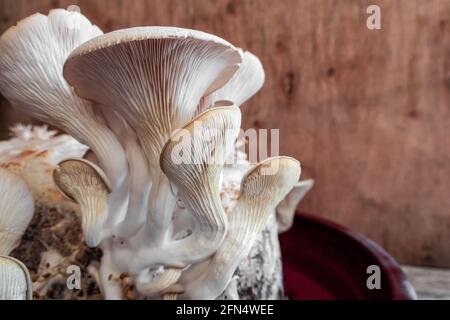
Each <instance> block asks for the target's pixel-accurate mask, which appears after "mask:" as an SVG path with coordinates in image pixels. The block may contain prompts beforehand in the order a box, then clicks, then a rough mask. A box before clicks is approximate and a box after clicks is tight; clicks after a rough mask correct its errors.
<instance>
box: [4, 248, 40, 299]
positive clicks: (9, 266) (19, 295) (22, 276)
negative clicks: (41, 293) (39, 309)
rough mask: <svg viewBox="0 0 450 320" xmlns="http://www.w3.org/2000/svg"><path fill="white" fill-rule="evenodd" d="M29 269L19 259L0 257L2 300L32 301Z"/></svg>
mask: <svg viewBox="0 0 450 320" xmlns="http://www.w3.org/2000/svg"><path fill="white" fill-rule="evenodd" d="M32 298H33V288H32V284H31V279H30V274H29V272H28V269H27V268H26V267H25V266H24V265H23V263H22V262H20V261H19V260H17V259H14V258H11V257H7V256H0V300H32Z"/></svg>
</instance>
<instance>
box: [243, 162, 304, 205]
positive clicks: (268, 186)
mask: <svg viewBox="0 0 450 320" xmlns="http://www.w3.org/2000/svg"><path fill="white" fill-rule="evenodd" d="M300 174H301V169H300V162H299V161H298V160H296V159H294V158H291V157H287V156H281V157H271V158H267V159H265V160H263V161H261V162H259V163H258V164H257V165H256V166H255V167H253V168H252V169H250V170H249V171H248V172H247V173H246V174H245V175H244V177H243V178H242V183H241V193H240V195H239V198H241V197H258V198H263V197H264V196H270V198H272V202H277V204H278V202H280V201H281V200H282V199H283V198H284V197H285V196H286V194H287V192H288V191H290V190H291V189H292V187H293V186H294V185H295V183H296V182H297V181H298V179H299V178H300ZM262 177H263V178H262ZM287 186H289V188H288V190H287ZM286 190H287V191H286ZM278 191H280V192H281V191H282V192H281V194H278ZM273 192H276V193H273Z"/></svg>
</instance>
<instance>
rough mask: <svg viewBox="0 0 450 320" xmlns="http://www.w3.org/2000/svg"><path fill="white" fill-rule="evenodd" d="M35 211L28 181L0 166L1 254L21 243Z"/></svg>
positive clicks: (8, 252) (8, 251) (7, 253)
mask: <svg viewBox="0 0 450 320" xmlns="http://www.w3.org/2000/svg"><path fill="white" fill-rule="evenodd" d="M33 213H34V201H33V197H32V195H31V192H30V190H29V189H28V186H27V185H26V183H25V182H24V181H23V180H22V178H20V177H19V176H18V175H15V174H13V173H11V172H9V171H8V170H6V169H3V168H0V255H4V256H7V255H9V254H10V252H11V251H12V250H14V248H15V247H17V246H18V245H19V243H20V239H21V238H22V235H23V233H24V232H25V230H26V228H27V227H28V225H29V224H30V221H31V218H32V217H33Z"/></svg>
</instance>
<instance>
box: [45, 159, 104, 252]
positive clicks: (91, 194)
mask: <svg viewBox="0 0 450 320" xmlns="http://www.w3.org/2000/svg"><path fill="white" fill-rule="evenodd" d="M53 180H54V181H55V184H56V185H57V186H58V188H59V189H60V190H61V191H62V193H63V194H64V195H66V196H67V197H68V198H70V199H71V200H73V201H75V202H76V203H78V204H79V205H80V213H81V226H82V229H83V233H84V236H85V239H86V243H87V245H88V246H90V247H95V246H97V245H98V244H99V243H100V241H101V240H102V237H103V234H102V231H103V230H102V226H103V225H104V223H105V221H106V218H107V198H108V194H109V193H110V191H111V189H110V183H109V182H108V179H107V178H106V176H105V174H104V173H103V172H102V170H101V169H100V168H98V167H97V166H96V165H94V164H93V163H90V162H89V161H87V160H84V159H68V160H64V161H62V162H61V163H59V167H58V168H56V169H55V170H54V171H53Z"/></svg>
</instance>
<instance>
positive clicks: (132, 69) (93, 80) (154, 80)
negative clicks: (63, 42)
mask: <svg viewBox="0 0 450 320" xmlns="http://www.w3.org/2000/svg"><path fill="white" fill-rule="evenodd" d="M240 63H241V56H240V53H239V52H238V50H237V49H236V48H234V47H233V46H232V45H231V44H229V43H228V42H226V41H225V40H223V39H220V38H219V37H216V36H213V35H210V34H207V33H204V32H200V31H195V30H189V29H181V28H174V27H137V28H130V29H123V30H117V31H114V32H111V33H108V34H105V35H103V36H100V37H97V38H95V39H92V40H91V41H88V42H86V43H84V44H83V45H81V46H79V47H78V48H77V49H76V50H74V51H73V52H72V54H71V55H70V56H69V58H68V59H67V61H66V64H65V66H64V76H65V78H66V79H67V81H68V82H69V83H70V84H71V85H73V86H74V87H75V90H76V92H77V94H79V95H80V96H82V97H84V98H86V99H89V100H93V101H96V102H99V103H101V104H102V105H104V106H108V107H112V108H114V109H115V110H116V111H118V112H119V113H120V114H121V115H122V116H123V117H124V119H125V120H126V121H127V122H128V123H129V124H130V125H131V127H133V128H134V129H135V130H136V133H137V136H138V138H139V140H140V143H141V145H142V147H143V150H144V153H145V155H146V157H147V159H148V161H149V167H150V168H151V169H154V170H151V171H153V172H154V173H153V174H157V173H158V172H159V168H158V159H159V155H160V153H161V150H162V147H163V146H164V144H165V143H166V141H167V140H168V139H169V137H170V134H171V133H172V131H173V130H174V129H177V128H180V127H181V126H182V125H184V124H185V123H186V122H188V121H189V120H190V119H191V118H192V117H193V115H194V113H195V110H196V107H197V105H198V103H199V101H200V99H201V97H202V96H204V95H207V94H209V93H211V92H213V91H215V90H217V89H218V88H220V87H221V86H223V85H224V84H225V83H226V82H227V81H228V80H229V79H230V78H231V77H232V76H233V74H234V73H235V72H236V70H237V69H238V67H239V64H240Z"/></svg>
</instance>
